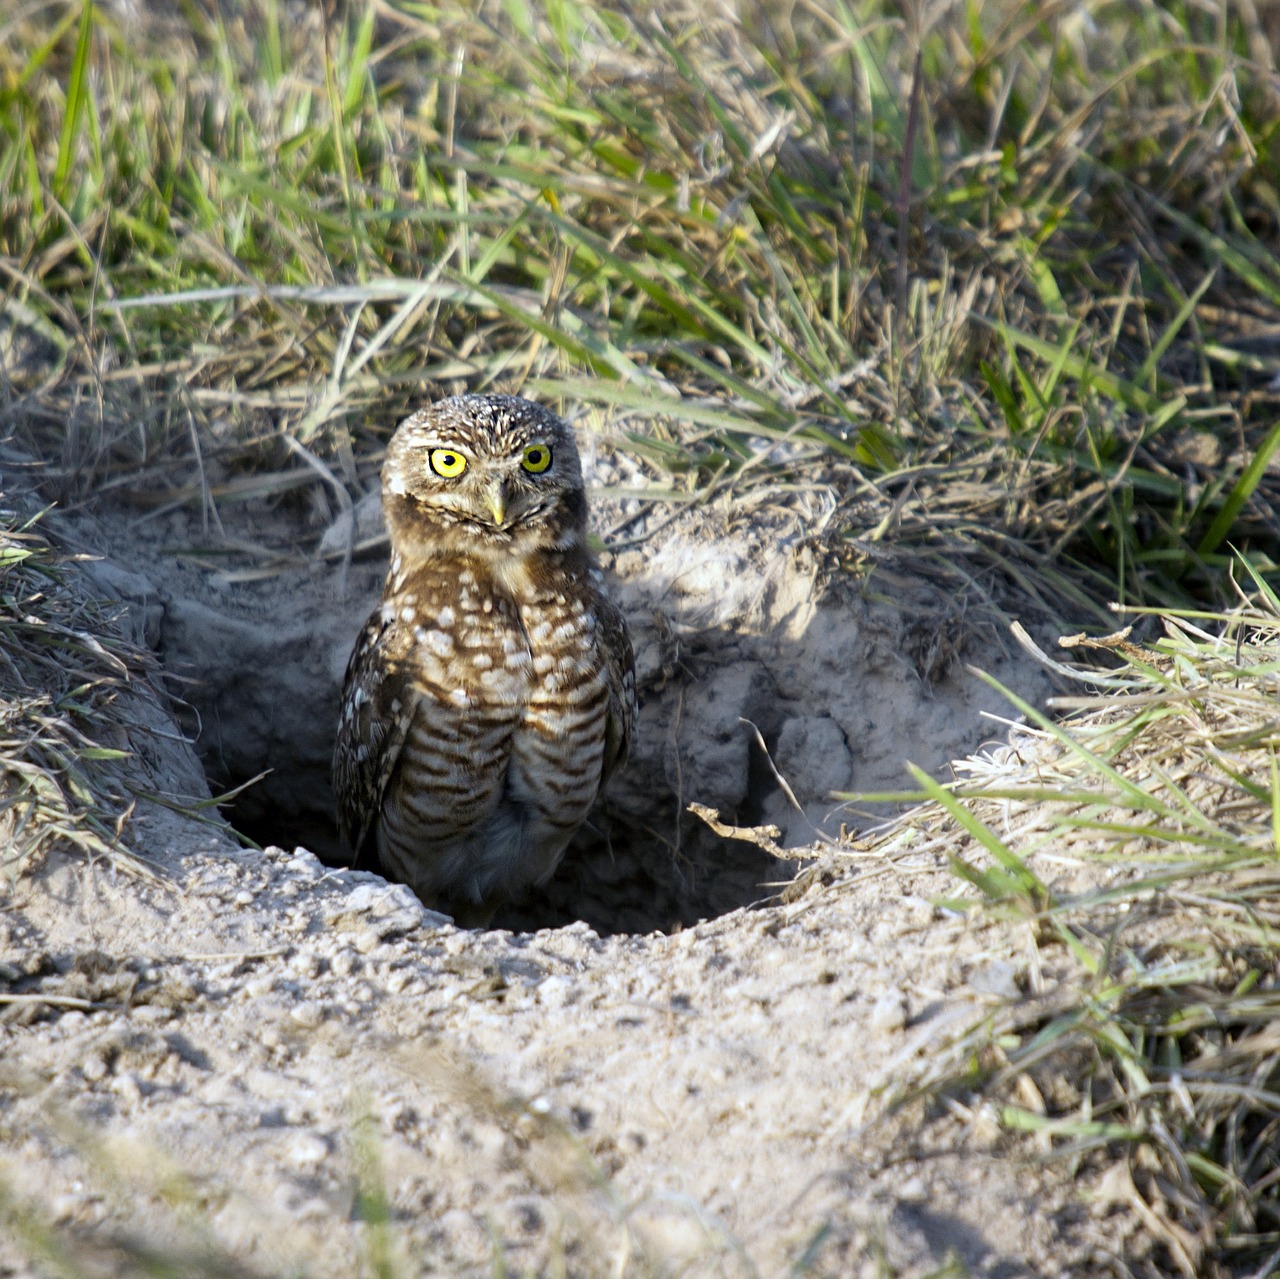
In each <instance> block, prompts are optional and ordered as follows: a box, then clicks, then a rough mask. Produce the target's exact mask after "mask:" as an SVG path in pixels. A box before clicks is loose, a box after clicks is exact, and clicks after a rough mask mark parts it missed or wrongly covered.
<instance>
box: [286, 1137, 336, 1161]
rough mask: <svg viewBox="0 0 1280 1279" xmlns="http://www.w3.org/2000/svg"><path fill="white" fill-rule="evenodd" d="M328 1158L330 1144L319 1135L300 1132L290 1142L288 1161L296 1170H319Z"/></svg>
mask: <svg viewBox="0 0 1280 1279" xmlns="http://www.w3.org/2000/svg"><path fill="white" fill-rule="evenodd" d="M328 1157H329V1143H328V1142H327V1141H325V1139H324V1138H323V1137H321V1136H320V1135H319V1134H317V1133H314V1132H300V1133H297V1134H295V1136H294V1137H293V1139H292V1140H291V1141H290V1142H289V1153H288V1159H289V1162H290V1163H291V1164H292V1165H293V1166H294V1167H295V1168H301V1169H303V1170H309V1169H312V1168H317V1167H319V1165H320V1164H322V1163H324V1161H325V1160H326V1159H327V1158H328Z"/></svg>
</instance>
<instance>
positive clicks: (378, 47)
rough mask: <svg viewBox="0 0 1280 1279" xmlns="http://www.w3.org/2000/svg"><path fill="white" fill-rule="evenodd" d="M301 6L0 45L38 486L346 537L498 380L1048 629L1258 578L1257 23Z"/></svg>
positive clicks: (1126, 16) (53, 31)
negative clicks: (812, 498)
mask: <svg viewBox="0 0 1280 1279" xmlns="http://www.w3.org/2000/svg"><path fill="white" fill-rule="evenodd" d="M326 12H328V11H327V10H324V9H322V8H318V7H316V6H311V5H303V4H289V3H285V2H283V0H249V3H246V4H245V5H244V6H242V7H240V8H238V9H236V10H235V11H234V13H232V12H230V11H228V12H226V13H222V12H219V11H215V12H213V13H212V14H209V13H205V12H204V11H199V10H194V9H192V10H189V11H188V10H183V12H182V16H181V17H177V16H174V15H170V14H168V13H162V12H155V13H152V12H150V11H149V10H148V9H147V7H146V6H139V7H137V8H136V9H134V8H130V9H128V10H123V11H120V12H119V13H117V12H116V11H114V10H107V9H104V8H98V7H95V6H93V5H92V4H90V3H79V2H77V3H71V2H70V0H51V2H50V3H48V4H44V5H35V6H32V7H29V8H27V9H24V10H22V11H20V13H19V14H18V15H17V16H15V17H11V18H9V19H7V21H6V24H5V28H4V32H3V34H4V36H5V39H4V40H3V41H2V42H0V45H2V47H3V52H0V130H2V131H3V133H4V135H5V137H6V140H7V146H6V148H5V150H4V153H3V155H4V159H3V161H2V162H0V267H2V269H3V274H4V279H5V281H6V283H5V285H4V286H3V287H4V290H5V294H4V311H5V314H6V316H7V323H9V324H10V325H12V326H14V329H13V331H14V332H19V333H21V334H23V335H25V337H24V341H25V345H24V346H23V349H24V350H25V351H26V352H27V353H28V355H27V358H25V359H21V360H12V361H10V367H9V369H8V373H7V379H8V382H7V394H6V396H5V403H4V405H3V406H0V407H2V408H3V412H4V414H5V415H6V416H7V418H8V420H10V421H15V422H19V423H21V424H22V425H23V426H24V427H27V428H30V429H34V430H36V431H37V432H38V433H39V434H40V435H41V437H42V439H43V440H44V441H45V449H46V452H48V453H50V454H54V455H61V456H63V457H64V458H65V460H66V477H65V484H66V486H67V487H69V488H71V489H78V490H85V489H90V488H92V487H94V485H95V484H100V483H102V482H103V481H104V480H105V481H106V482H110V483H112V484H117V485H123V486H127V487H129V488H131V489H133V490H135V491H139V490H140V491H143V492H146V493H148V494H149V495H150V497H151V499H152V500H155V501H159V500H163V498H164V497H165V496H166V495H168V496H171V497H176V498H178V499H180V500H194V499H195V497H197V496H198V497H199V498H201V499H203V500H205V501H210V502H212V503H214V504H215V505H217V504H226V503H232V502H235V501H237V500H245V499H246V498H247V497H249V496H252V495H254V494H261V493H262V492H263V491H264V480H266V481H270V483H269V484H268V486H267V489H266V491H268V492H270V493H273V494H275V495H276V496H277V497H283V495H284V494H286V493H287V492H292V491H296V490H299V489H302V490H304V491H305V492H306V493H307V494H308V495H309V497H310V498H311V500H312V501H313V502H314V503H315V504H317V505H319V506H320V507H322V508H326V509H327V508H328V506H329V505H330V504H331V503H332V502H333V501H334V500H337V504H338V505H339V506H341V505H342V501H341V499H338V498H336V495H335V493H334V491H333V490H334V486H335V485H341V486H343V487H344V488H346V489H349V490H359V489H361V488H363V487H365V486H367V484H368V483H369V480H370V477H371V475H372V472H373V469H374V467H375V466H376V464H377V459H378V454H379V450H380V447H381V443H382V441H383V440H384V439H385V435H386V431H387V429H388V428H389V427H390V426H391V424H392V423H393V422H394V421H395V420H396V418H397V417H398V416H399V415H400V414H401V413H402V412H403V411H404V410H405V409H406V408H407V407H408V405H409V404H410V403H411V402H413V401H415V400H420V399H421V398H422V397H424V396H426V395H434V394H438V393H440V392H442V391H457V390H462V389H469V390H483V389H486V388H499V389H503V390H514V391H524V392H526V393H529V394H533V395H536V396H539V397H541V398H543V399H546V400H549V401H552V402H553V403H555V404H557V405H560V406H564V407H567V408H570V409H574V410H576V409H577V408H579V407H580V406H583V405H587V406H593V407H595V408H596V409H597V410H598V411H599V412H600V413H601V414H603V415H604V417H605V418H606V419H607V421H608V422H609V423H610V424H611V426H612V428H613V430H614V432H615V433H616V435H617V436H618V437H619V438H620V439H621V440H622V441H623V442H624V443H625V444H626V445H627V446H628V447H632V448H634V449H636V450H637V451H638V452H639V453H641V454H642V455H643V456H644V457H645V458H646V459H647V461H648V464H649V465H651V466H652V467H653V468H654V471H655V477H654V478H655V479H656V480H663V481H664V482H665V488H667V489H672V490H675V492H676V493H677V494H678V495H679V496H680V497H681V498H683V499H687V498H688V497H690V496H692V497H694V498H695V499H709V498H711V497H715V498H718V499H725V500H726V501H728V502H729V503H730V504H732V502H733V499H734V498H737V497H742V496H744V495H746V494H747V493H748V492H749V490H751V489H752V488H759V487H761V486H768V487H769V488H770V489H771V490H773V491H777V492H778V493H779V494H781V495H793V496H794V494H796V493H797V492H802V493H809V494H812V493H813V492H814V491H815V490H821V491H822V492H824V493H826V494H827V495H829V497H830V500H831V502H832V504H833V505H834V508H835V509H834V511H833V512H831V513H830V514H829V517H824V519H823V520H822V525H823V538H824V543H825V544H829V546H830V549H832V550H833V551H834V552H835V553H836V557H837V559H838V560H839V561H840V562H842V563H844V564H846V565H848V566H850V567H854V568H861V569H865V568H866V567H867V566H868V565H869V564H876V563H880V562H882V561H883V559H884V557H885V556H886V555H891V554H893V553H894V552H895V550H897V549H905V550H909V551H910V552H911V553H912V555H913V557H914V561H915V562H916V563H917V564H924V565H926V566H929V565H931V566H932V570H933V572H935V573H936V574H939V575H942V576H944V577H946V578H947V580H948V582H949V583H950V584H952V585H955V584H956V583H957V582H958V581H963V580H965V579H966V577H967V578H968V579H970V580H972V579H974V578H981V577H983V575H984V574H986V573H988V572H990V571H992V570H993V569H994V570H996V571H999V572H1001V573H1004V574H1006V575H1008V576H1012V577H1013V578H1014V579H1016V580H1017V581H1018V583H1019V585H1020V586H1022V587H1023V588H1025V589H1030V590H1033V591H1036V590H1038V591H1039V592H1040V593H1041V594H1042V595H1043V596H1045V598H1046V604H1047V605H1050V606H1056V607H1058V608H1059V610H1060V611H1072V612H1075V613H1077V614H1078V613H1080V612H1081V611H1082V610H1084V609H1086V608H1087V607H1088V601H1090V600H1094V601H1096V600H1105V599H1109V598H1115V597H1119V598H1122V599H1124V600H1126V601H1133V602H1144V601H1146V602H1156V603H1159V602H1161V601H1168V600H1170V599H1174V600H1176V601H1178V602H1181V603H1184V604H1185V603H1187V602H1188V600H1189V597H1191V596H1193V595H1194V596H1200V597H1208V598H1211V599H1212V598H1217V599H1219V600H1220V599H1221V598H1222V596H1221V580H1222V576H1221V575H1222V569H1223V566H1224V565H1225V563H1226V560H1225V555H1226V553H1227V551H1228V547H1229V546H1234V547H1235V548H1237V549H1238V550H1240V551H1242V552H1243V553H1246V554H1248V555H1249V556H1250V557H1251V559H1252V561H1253V562H1254V563H1255V565H1256V566H1257V567H1259V569H1260V570H1262V571H1267V572H1269V571H1270V570H1271V567H1272V562H1273V560H1274V558H1275V550H1276V543H1277V532H1280V529H1278V528H1277V525H1276V522H1275V519H1274V516H1273V514H1272V511H1273V509H1274V500H1273V499H1274V498H1275V497H1276V493H1275V492H1274V484H1273V482H1272V478H1271V475H1270V470H1269V468H1268V465H1267V461H1268V459H1269V458H1270V456H1271V453H1272V450H1273V449H1274V447H1275V445H1276V443H1277V441H1278V440H1280V434H1278V433H1277V432H1276V431H1275V430H1274V428H1273V425H1272V422H1271V414H1270V410H1269V407H1268V406H1269V405H1270V403H1271V402H1272V399H1273V393H1272V392H1271V391H1270V390H1269V383H1268V382H1267V379H1268V378H1269V377H1271V376H1272V375H1273V374H1274V373H1275V372H1276V370H1277V369H1278V368H1280V364H1278V363H1277V361H1276V359H1275V358H1274V351H1273V350H1272V349H1271V345H1269V343H1270V342H1271V339H1270V337H1269V336H1268V335H1269V334H1270V333H1271V328H1270V327H1269V326H1273V325H1274V324H1275V323H1276V319H1277V314H1278V309H1280V274H1278V273H1277V270H1276V268H1275V264H1274V260H1273V258H1272V255H1271V254H1270V253H1269V252H1268V251H1267V250H1266V247H1265V246H1266V245H1267V244H1268V243H1270V242H1271V241H1272V240H1273V239H1274V232H1275V228H1276V222H1277V208H1276V202H1275V198H1274V191H1275V189H1276V188H1277V186H1280V183H1278V182H1277V180H1276V178H1277V175H1276V173H1275V171H1274V169H1275V163H1276V161H1275V148H1274V146H1272V145H1270V143H1271V140H1272V138H1273V134H1274V129H1275V127H1276V126H1275V113H1274V111H1272V110H1271V105H1272V97H1273V91H1272V89H1271V88H1270V85H1271V80H1270V78H1269V76H1270V66H1269V61H1263V60H1262V59H1263V57H1264V54H1265V55H1266V57H1267V58H1268V59H1269V57H1270V55H1269V54H1267V52H1266V51H1267V50H1268V47H1269V46H1268V43H1267V40H1266V33H1265V31H1263V29H1262V27H1261V26H1260V25H1259V19H1258V18H1257V16H1256V14H1255V13H1254V11H1253V9H1252V7H1249V8H1247V9H1242V10H1239V11H1237V10H1234V9H1233V10H1230V11H1229V12H1227V13H1225V14H1224V15H1223V16H1222V18H1221V20H1219V19H1218V18H1216V17H1214V16H1212V15H1210V14H1209V13H1208V12H1202V11H1201V10H1200V9H1198V8H1195V7H1182V6H1175V7H1174V8H1173V9H1170V8H1168V7H1160V6H1156V5H1154V4H1143V5H1139V6H1138V9H1137V10H1136V11H1135V10H1133V8H1132V6H1117V5H1112V4H1108V3H1102V2H1101V0H1095V3H1092V4H1089V5H1086V6H1083V7H1082V6H1078V5H1077V6H1065V7H1060V8H1050V9H1047V10H1046V9H1045V8H1044V7H1043V6H1041V5H1033V4H1025V3H1014V2H1010V3H1004V4H996V5H982V6H976V5H973V6H968V7H958V8H957V7H952V8H950V9H948V10H946V12H945V13H944V14H943V15H942V16H940V17H938V18H937V19H936V20H930V21H929V22H924V21H923V19H921V18H919V15H915V14H914V11H905V12H906V17H905V18H904V17H903V12H904V11H901V10H900V9H899V8H898V7H896V6H887V5H881V4H879V3H877V2H875V0H872V2H870V3H866V4H863V5H860V6H857V7H849V6H843V5H837V6H835V7H833V8H831V9H830V10H829V11H828V10H823V9H815V10H812V11H810V10H806V11H805V12H804V13H803V14H800V13H784V12H783V11H780V10H776V9H775V8H774V7H772V6H761V7H748V8H746V9H744V10H742V11H741V12H736V11H731V10H729V9H727V8H726V9H724V10H717V11H715V12H712V13H708V12H707V11H706V9H705V6H689V5H687V4H685V3H682V0H666V2H665V3H664V4H663V5H662V6H660V7H659V9H658V10H656V11H651V10H649V9H645V10H638V9H637V10H633V9H631V8H629V7H627V6H623V5H619V6H616V7H613V8H599V7H595V6H590V7H588V6H583V5H580V4H577V3H574V2H573V0H557V2H556V3H554V4H551V5H548V6H546V7H545V8H542V7H538V6H534V5H529V4H526V3H524V2H523V0H515V2H514V3H511V4H507V5H505V6H504V7H503V8H502V10H501V12H498V11H496V10H495V11H494V12H493V13H491V14H490V13H488V12H487V11H485V12H481V11H476V10H474V9H472V8H469V7H466V6H461V5H457V4H453V3H445V4H440V5H425V4H420V3H416V2H412V0H396V2H395V3H392V4H386V5H379V6H375V5H371V4H370V5H362V4H353V5H351V6H349V7H347V8H345V9H342V10H340V11H339V12H337V13H336V14H335V15H334V16H331V17H329V18H326V17H325V16H324V15H325V13H326ZM125 15H131V16H125ZM917 67H918V68H919V70H918V74H917ZM913 104H914V105H913ZM33 352H34V353H35V356H34V357H33V356H32V353H33ZM126 422H127V423H128V425H127V426H122V425H119V424H121V423H126ZM68 423H71V424H72V425H73V430H72V432H71V433H70V434H68V427H67V424H68ZM298 446H301V447H303V448H305V449H307V450H308V451H309V452H310V453H311V454H312V455H313V457H319V458H322V459H324V460H325V461H326V464H327V466H328V469H329V474H328V477H327V478H326V477H325V476H324V474H323V472H322V471H321V470H320V469H319V468H317V467H315V466H313V465H310V464H309V463H308V462H307V460H306V458H305V457H304V456H303V455H302V454H300V453H299V452H298ZM246 473H249V475H251V476H252V478H253V480H254V482H253V483H249V482H248V476H247V475H246ZM654 488H655V491H657V492H659V493H661V492H662V491H663V490H664V484H655V486H654Z"/></svg>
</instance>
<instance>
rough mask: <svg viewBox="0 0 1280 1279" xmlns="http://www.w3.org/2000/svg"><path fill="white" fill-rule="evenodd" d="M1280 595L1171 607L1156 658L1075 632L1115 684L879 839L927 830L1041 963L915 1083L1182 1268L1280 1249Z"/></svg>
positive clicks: (984, 908)
mask: <svg viewBox="0 0 1280 1279" xmlns="http://www.w3.org/2000/svg"><path fill="white" fill-rule="evenodd" d="M1276 604H1277V601H1276V598H1275V596H1274V594H1273V593H1270V592H1262V593H1260V594H1259V595H1258V596H1257V597H1256V599H1255V600H1254V602H1252V603H1250V604H1248V605H1242V606H1240V607H1238V608H1237V609H1235V610H1233V611H1232V612H1230V613H1226V614H1221V615H1217V616H1210V617H1206V616H1204V615H1203V614H1201V615H1198V616H1196V617H1195V618H1194V619H1193V618H1191V617H1187V616H1182V615H1179V614H1177V613H1169V614H1164V615H1162V617H1161V622H1162V625H1163V631H1164V634H1163V637H1162V638H1161V639H1159V640H1157V641H1156V642H1154V643H1153V644H1151V645H1150V646H1149V647H1146V646H1139V645H1136V644H1133V643H1131V642H1130V641H1128V640H1127V639H1125V638H1123V633H1122V634H1121V635H1120V636H1115V637H1112V638H1111V639H1109V640H1105V641H1102V642H1093V641H1087V640H1085V641H1081V640H1080V639H1079V638H1077V639H1076V640H1074V641H1070V643H1071V644H1072V646H1073V647H1074V648H1077V649H1079V648H1084V649H1086V650H1088V649H1089V648H1090V647H1092V648H1093V649H1094V650H1095V651H1097V650H1099V649H1100V650H1103V651H1104V652H1105V653H1106V654H1107V655H1108V656H1109V657H1111V658H1112V659H1113V660H1115V661H1117V662H1118V666H1117V667H1116V668H1115V669H1113V670H1110V671H1108V672H1107V675H1106V677H1105V678H1106V682H1107V683H1108V684H1109V685H1112V687H1108V688H1105V689H1102V690H1101V691H1098V692H1096V693H1086V694H1083V695H1072V696H1066V697H1060V698H1058V699H1056V701H1055V706H1056V708H1057V709H1059V710H1063V711H1066V712H1068V714H1067V717H1066V719H1065V720H1063V721H1062V722H1061V723H1051V722H1049V721H1048V720H1046V719H1044V717H1043V716H1035V719H1036V720H1038V721H1039V722H1038V723H1036V724H1034V726H1030V727H1027V728H1024V729H1018V730H1014V732H1013V734H1012V736H1011V738H1010V743H1009V745H1008V746H1007V747H1003V748H1000V749H998V750H997V751H996V752H994V753H992V754H988V755H986V756H982V757H976V758H975V759H973V760H971V761H968V762H967V764H965V765H961V766H959V767H960V770H961V771H962V772H963V773H965V774H967V776H966V777H964V778H963V779H962V780H959V781H957V782H955V783H953V784H951V785H948V786H947V787H945V788H944V787H939V786H938V784H937V783H932V782H931V783H929V793H930V796H931V802H929V803H927V804H926V805H925V806H924V807H922V808H918V809H916V810H915V811H913V812H912V813H909V814H907V815H906V816H905V817H903V818H902V819H901V821H900V823H899V824H898V825H897V826H895V827H894V828H893V829H891V830H889V831H888V832H886V833H885V834H884V835H883V836H881V839H882V840H883V841H886V842H890V841H897V842H900V841H901V839H902V837H903V834H904V831H910V830H923V831H927V832H928V834H929V836H930V837H931V839H933V840H936V841H937V846H938V847H941V848H942V849H943V850H944V851H945V852H946V855H947V858H948V860H949V861H950V863H951V865H952V866H953V868H954V869H955V870H956V872H957V874H959V876H960V877H961V878H962V879H963V880H964V881H965V882H967V883H968V884H969V885H971V886H972V887H973V888H975V889H976V890H977V895H976V896H974V897H970V898H968V899H953V900H951V901H950V902H949V903H948V904H949V905H950V906H952V907H953V908H954V907H957V906H960V907H961V908H964V909H969V910H977V911H978V912H979V914H980V915H988V914H990V913H991V912H992V911H995V912H997V913H998V914H999V915H1000V916H1001V917H1004V918H1009V917H1010V916H1012V917H1014V918H1017V919H1020V920H1022V921H1023V923H1024V925H1025V927H1026V929H1027V939H1028V942H1029V945H1030V947H1031V949H1032V951H1033V953H1034V954H1035V960H1034V963H1033V965H1032V968H1033V970H1034V971H1033V972H1031V973H1029V974H1028V975H1027V992H1026V995H1025V997H1024V998H1022V999H1017V1000H1013V1001H1010V1002H1008V1003H1006V1004H1005V1005H1003V1006H1001V1007H999V1008H997V1009H996V1010H995V1011H994V1012H990V1013H988V1014H987V1015H985V1016H984V1017H983V1018H982V1020H981V1022H980V1023H979V1024H976V1025H974V1026H973V1027H972V1028H971V1029H970V1030H969V1031H968V1032H967V1033H966V1034H964V1035H963V1036H961V1037H960V1038H959V1039H958V1040H957V1041H955V1042H954V1043H953V1044H952V1045H951V1046H950V1048H949V1050H947V1051H946V1052H943V1053H941V1054H939V1055H938V1056H937V1057H935V1058H934V1059H932V1060H931V1061H929V1062H928V1063H926V1064H925V1065H923V1066H922V1067H921V1075H920V1077H919V1078H917V1079H916V1080H915V1081H913V1083H912V1085H911V1089H909V1091H912V1092H913V1093H914V1095H918V1094H919V1090H921V1089H923V1090H924V1091H925V1092H926V1093H933V1094H938V1093H946V1094H949V1095H951V1096H953V1097H958V1098H963V1097H964V1096H965V1095H966V1094H968V1095H969V1101H968V1104H969V1105H970V1106H971V1107H980V1106H981V1104H982V1101H983V1099H984V1098H985V1099H991V1100H993V1101H994V1103H995V1105H996V1107H997V1113H998V1115H999V1119H1000V1122H1001V1123H1002V1124H1003V1125H1004V1126H1005V1127H1006V1128H1008V1129H1010V1130H1011V1131H1015V1132H1026V1133H1034V1134H1036V1135H1037V1138H1038V1139H1039V1140H1040V1141H1041V1142H1042V1143H1043V1148H1044V1149H1045V1151H1046V1153H1047V1152H1049V1151H1052V1153H1053V1154H1054V1155H1056V1156H1058V1157H1063V1158H1068V1159H1070V1160H1073V1161H1077V1162H1079V1161H1082V1160H1086V1159H1088V1160H1091V1161H1093V1162H1094V1163H1095V1164H1098V1165H1101V1166H1102V1167H1106V1168H1109V1169H1110V1171H1109V1172H1107V1174H1106V1176H1105V1177H1103V1178H1102V1182H1101V1185H1102V1190H1103V1192H1104V1193H1105V1194H1106V1195H1109V1196H1111V1197H1112V1201H1113V1202H1114V1204H1115V1205H1116V1206H1119V1207H1122V1208H1124V1209H1126V1210H1133V1211H1135V1212H1136V1213H1137V1214H1138V1217H1139V1218H1140V1220H1141V1221H1142V1223H1143V1225H1144V1227H1145V1228H1146V1230H1147V1232H1148V1233H1149V1235H1150V1237H1151V1238H1153V1239H1154V1240H1155V1244H1156V1247H1157V1249H1158V1250H1159V1251H1160V1252H1162V1253H1163V1256H1164V1258H1165V1264H1167V1265H1169V1266H1171V1267H1172V1268H1173V1270H1175V1271H1178V1272H1181V1273H1184V1274H1186V1275H1188V1276H1193V1275H1222V1276H1226V1275H1228V1274H1238V1273H1242V1272H1243V1271H1244V1270H1250V1268H1256V1267H1259V1266H1261V1267H1262V1269H1261V1270H1259V1271H1257V1273H1266V1272H1267V1269H1266V1268H1267V1267H1268V1266H1270V1265H1273V1264H1274V1259H1275V1252H1276V1245H1277V1239H1280V1194H1278V1191H1277V1187H1280V1158H1278V1156H1277V1151H1280V1143H1277V1141H1276V1132H1277V1123H1280V1119H1277V1116H1280V1055H1278V1054H1277V1046H1278V1044H1280V1040H1278V1038H1277V1027H1278V1026H1280V986H1278V985H1277V973H1278V972H1280V715H1278V714H1277V709H1276V708H1277V705H1280V700H1278V695H1280V684H1278V681H1280V609H1277V607H1276ZM1090 678H1091V677H1090ZM1117 685H1122V686H1117ZM1020 709H1023V710H1026V709H1027V708H1026V707H1023V706H1021V705H1020ZM996 832H999V834H998V835H997V834H996ZM986 863H994V864H992V865H989V866H987V867H986V868H985V869H984V864H986ZM1041 876H1044V877H1045V878H1046V879H1047V881H1048V882H1047V884H1046V883H1045V882H1043V881H1042V878H1041ZM1024 954H1025V952H1024ZM1104 1207H1105V1205H1104ZM1160 1272H1161V1273H1166V1271H1164V1270H1161V1271H1160ZM1250 1272H1253V1271H1252V1270H1250ZM1153 1273H1154V1272H1153Z"/></svg>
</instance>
